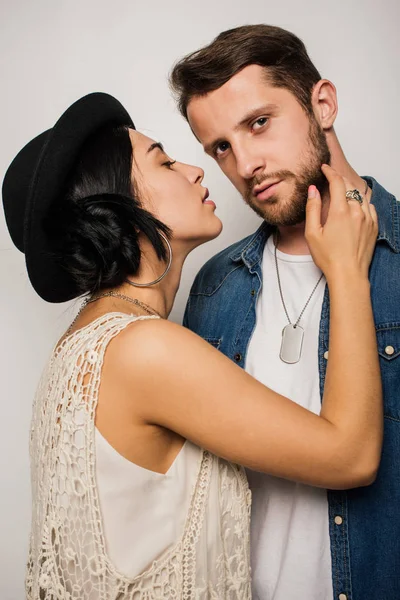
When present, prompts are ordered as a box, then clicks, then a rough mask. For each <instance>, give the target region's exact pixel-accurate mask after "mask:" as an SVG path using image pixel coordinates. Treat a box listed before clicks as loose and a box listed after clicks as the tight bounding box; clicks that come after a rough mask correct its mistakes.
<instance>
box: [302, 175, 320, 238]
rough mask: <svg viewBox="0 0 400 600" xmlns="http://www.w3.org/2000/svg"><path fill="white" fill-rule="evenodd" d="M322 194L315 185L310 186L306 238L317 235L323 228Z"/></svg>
mask: <svg viewBox="0 0 400 600" xmlns="http://www.w3.org/2000/svg"><path fill="white" fill-rule="evenodd" d="M321 207H322V202H321V196H320V193H319V191H318V189H317V188H316V187H315V185H310V187H309V188H308V200H307V205H306V228H305V236H306V239H310V238H311V237H315V236H317V235H318V234H319V233H320V232H321V230H322V227H321Z"/></svg>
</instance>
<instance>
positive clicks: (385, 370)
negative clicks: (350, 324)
mask: <svg viewBox="0 0 400 600" xmlns="http://www.w3.org/2000/svg"><path fill="white" fill-rule="evenodd" d="M376 336H377V341H378V352H379V362H380V368H381V374H382V384H383V394H384V403H385V404H384V411H385V416H388V417H391V418H392V419H396V420H398V421H399V422H400V323H395V324H392V323H391V324H389V325H381V326H378V327H377V330H376Z"/></svg>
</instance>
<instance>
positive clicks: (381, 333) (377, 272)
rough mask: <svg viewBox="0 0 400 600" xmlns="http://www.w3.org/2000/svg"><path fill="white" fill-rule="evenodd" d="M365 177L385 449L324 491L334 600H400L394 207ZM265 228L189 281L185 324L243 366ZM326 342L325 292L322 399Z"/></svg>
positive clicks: (399, 284) (397, 211) (399, 307)
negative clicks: (344, 482) (344, 485)
mask: <svg viewBox="0 0 400 600" xmlns="http://www.w3.org/2000/svg"><path fill="white" fill-rule="evenodd" d="M365 180H366V181H368V184H369V186H370V187H371V188H372V203H373V204H374V205H375V207H376V209H377V212H378V218H379V236H378V241H377V245H376V250H375V253H374V258H373V261H372V264H371V268H370V281H371V293H372V304H373V310H374V317H375V325H376V335H377V339H378V349H379V357H380V367H381V373H382V381H383V392H384V413H385V429H384V444H383V452H382V460H381V464H380V468H379V473H378V476H377V478H376V481H375V482H374V483H373V484H372V485H370V486H368V487H362V488H358V489H353V490H349V491H328V502H329V532H330V539H331V555H332V580H333V592H334V599H335V600H337V599H338V600H400V202H399V201H397V200H396V198H395V197H394V196H392V195H391V194H389V193H388V192H387V191H386V190H385V189H383V188H382V187H381V186H380V185H379V184H378V183H377V182H376V181H375V180H374V179H372V178H370V177H365ZM271 231H272V229H271V228H270V227H269V226H268V225H267V224H265V223H263V224H262V226H261V227H260V228H259V229H258V231H257V232H256V233H255V234H254V235H252V236H249V237H247V238H246V239H244V240H242V241H240V242H238V243H236V244H234V245H233V246H230V247H229V248H227V249H226V250H224V251H222V252H220V253H219V254H217V255H216V256H214V257H213V258H212V259H211V260H209V261H208V262H207V263H206V265H204V267H203V268H202V269H201V271H200V272H199V274H198V275H197V277H196V279H195V281H194V284H193V286H192V289H191V292H190V297H189V301H188V304H187V307H186V312H185V316H184V325H185V326H186V327H188V328H189V329H191V330H192V331H194V332H196V333H197V334H199V335H200V336H201V337H203V338H204V339H205V340H207V341H208V342H210V343H211V344H212V345H213V346H215V347H216V348H218V349H219V350H220V351H221V352H223V353H224V354H225V355H226V356H228V357H229V358H231V359H232V360H233V361H234V362H236V363H237V364H238V365H240V366H241V367H244V365H245V362H246V353H247V348H248V345H249V341H250V338H251V336H252V333H253V330H254V327H255V324H256V302H257V297H258V294H259V293H260V290H261V283H262V272H261V266H262V256H263V250H264V245H265V242H266V240H267V238H268V236H269V235H270V233H271ZM264 285H268V281H265V282H264ZM353 301H354V302H356V303H357V297H355V298H354V299H353ZM328 345H329V292H328V288H327V287H326V290H325V296H324V301H323V305H322V312H321V321H320V329H319V350H318V364H319V377H320V392H321V398H322V394H323V390H324V382H325V374H326V367H327V359H326V358H324V355H325V356H327V355H326V354H325V352H326V351H327V350H328ZM354 351H355V352H356V351H357V349H356V348H355V349H354ZM336 517H341V518H340V519H335V518H336ZM341 594H342V595H341ZM299 600H305V599H303V598H299ZM321 600H322V599H321Z"/></svg>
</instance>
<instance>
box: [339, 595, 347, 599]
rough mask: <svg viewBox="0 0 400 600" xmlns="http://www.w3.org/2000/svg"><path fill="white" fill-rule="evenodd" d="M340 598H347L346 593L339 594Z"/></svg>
mask: <svg viewBox="0 0 400 600" xmlns="http://www.w3.org/2000/svg"><path fill="white" fill-rule="evenodd" d="M339 600H347V596H346V594H339Z"/></svg>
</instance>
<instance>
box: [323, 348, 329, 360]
mask: <svg viewBox="0 0 400 600" xmlns="http://www.w3.org/2000/svg"><path fill="white" fill-rule="evenodd" d="M328 356H329V351H328V350H327V351H326V352H324V359H325V360H328Z"/></svg>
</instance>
